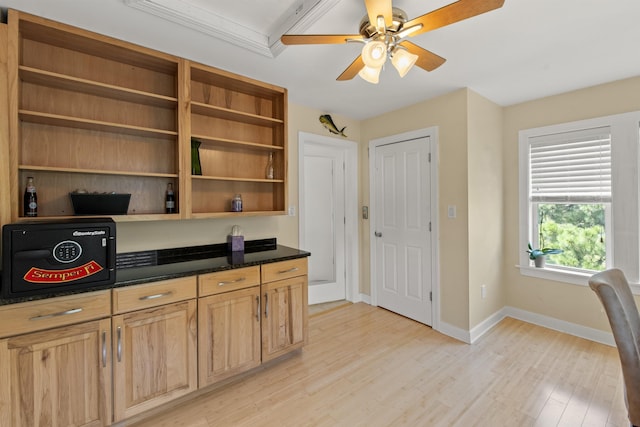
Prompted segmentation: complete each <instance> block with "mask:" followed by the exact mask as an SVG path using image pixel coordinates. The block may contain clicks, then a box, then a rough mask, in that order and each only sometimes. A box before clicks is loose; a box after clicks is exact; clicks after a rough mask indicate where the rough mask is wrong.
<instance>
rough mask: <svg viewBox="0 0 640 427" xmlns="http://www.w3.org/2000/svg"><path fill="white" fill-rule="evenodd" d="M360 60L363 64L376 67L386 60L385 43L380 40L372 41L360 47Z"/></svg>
mask: <svg viewBox="0 0 640 427" xmlns="http://www.w3.org/2000/svg"><path fill="white" fill-rule="evenodd" d="M362 60H363V61H364V63H365V65H367V66H369V67H372V68H378V67H382V64H384V62H385V61H386V60H387V45H386V44H384V43H383V42H381V41H373V42H369V43H367V44H365V45H364V46H363V47H362Z"/></svg>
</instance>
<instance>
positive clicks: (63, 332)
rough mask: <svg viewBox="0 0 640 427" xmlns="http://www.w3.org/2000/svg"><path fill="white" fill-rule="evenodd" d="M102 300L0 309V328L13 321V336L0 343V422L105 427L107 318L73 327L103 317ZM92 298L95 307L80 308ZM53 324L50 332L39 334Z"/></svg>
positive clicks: (105, 313) (108, 393)
mask: <svg viewBox="0 0 640 427" xmlns="http://www.w3.org/2000/svg"><path fill="white" fill-rule="evenodd" d="M105 295H106V296H107V298H106V299H105ZM108 295H109V294H108V291H106V293H105V292H98V293H92V294H83V295H82V296H75V295H74V296H73V297H60V298H54V299H52V300H45V301H48V302H49V305H48V306H47V304H44V303H42V302H41V301H37V302H33V303H31V304H33V307H31V306H30V303H22V304H16V305H15V306H13V307H11V306H7V307H2V309H1V310H0V318H1V319H2V322H0V323H7V324H14V325H15V326H16V329H15V330H14V331H13V334H21V335H16V336H10V337H8V338H4V339H0V425H3V426H5V425H6V426H35V425H46V426H52V427H57V426H60V427H65V426H69V425H74V426H106V425H109V424H110V423H111V408H112V405H111V347H110V342H111V320H110V319H108V318H103V319H99V320H92V321H83V322H82V323H77V324H74V322H78V321H81V320H86V319H87V318H92V317H93V318H95V317H101V316H103V317H104V316H108V315H109V308H110V307H109V304H108V302H109V300H108ZM92 299H94V300H95V301H98V303H102V304H103V305H102V307H100V308H98V307H97V306H96V305H95V304H93V305H84V304H85V303H89V302H90V301H91V300H92ZM105 302H106V304H105ZM29 325H30V327H29ZM53 325H56V326H57V327H55V328H53V329H46V328H48V327H52V326H53ZM40 329H46V330H42V331H40ZM30 330H31V331H38V332H30ZM11 334H12V332H10V331H9V330H6V329H5V330H3V332H2V335H4V336H9V335H11Z"/></svg>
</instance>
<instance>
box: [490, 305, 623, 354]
mask: <svg viewBox="0 0 640 427" xmlns="http://www.w3.org/2000/svg"><path fill="white" fill-rule="evenodd" d="M501 311H504V313H505V316H509V317H513V318H514V319H518V320H522V321H523V322H528V323H533V324H534V325H538V326H543V327H545V328H548V329H553V330H554V331H558V332H564V333H566V334H569V335H573V336H576V337H580V338H584V339H587V340H591V341H595V342H598V343H601V344H606V345H610V346H612V347H615V346H616V343H615V341H614V339H613V334H612V333H611V332H604V331H601V330H599V329H594V328H589V327H586V326H582V325H578V324H576V323H571V322H566V321H564V320H559V319H556V318H553V317H548V316H544V315H542V314H538V313H532V312H530V311H526V310H521V309H519V308H515V307H505V308H503V309H502V310H501Z"/></svg>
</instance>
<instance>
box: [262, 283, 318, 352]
mask: <svg viewBox="0 0 640 427" xmlns="http://www.w3.org/2000/svg"><path fill="white" fill-rule="evenodd" d="M262 296H263V298H264V300H263V305H264V308H263V310H262V316H263V317H262V361H263V362H264V361H267V360H270V359H273V358H276V357H278V356H281V355H283V354H285V353H288V352H289V351H291V350H295V349H297V348H300V347H302V346H303V345H304V344H305V343H306V341H307V276H298V277H293V278H291V279H285V280H279V281H276V282H271V283H267V284H263V285H262Z"/></svg>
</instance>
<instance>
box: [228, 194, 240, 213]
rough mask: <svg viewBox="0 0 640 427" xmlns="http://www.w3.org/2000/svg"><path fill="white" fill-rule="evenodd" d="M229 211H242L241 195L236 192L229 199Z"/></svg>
mask: <svg viewBox="0 0 640 427" xmlns="http://www.w3.org/2000/svg"><path fill="white" fill-rule="evenodd" d="M231 212H242V196H241V195H240V194H236V195H235V196H234V197H233V200H231Z"/></svg>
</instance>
